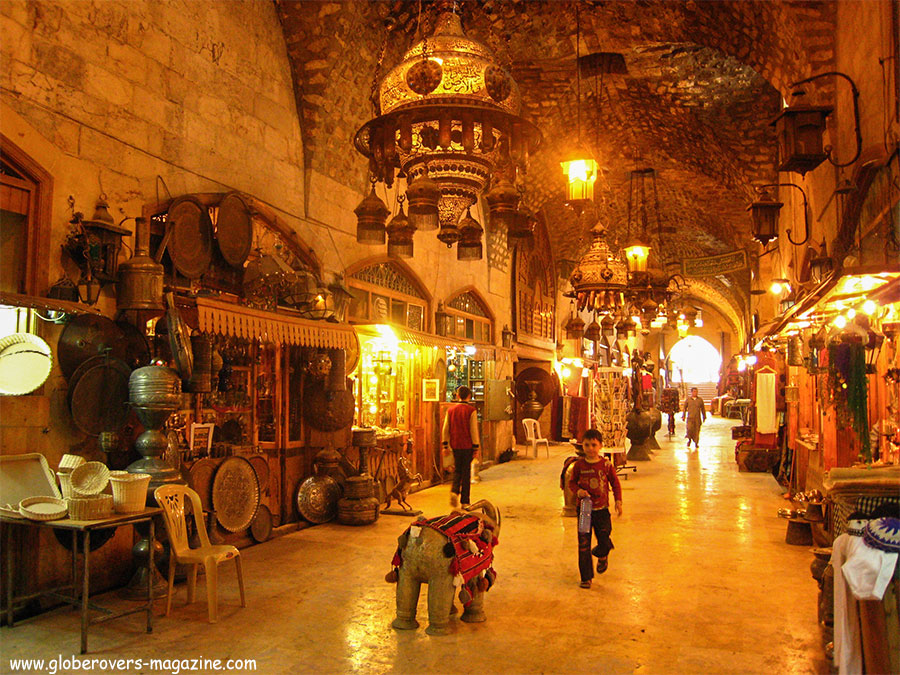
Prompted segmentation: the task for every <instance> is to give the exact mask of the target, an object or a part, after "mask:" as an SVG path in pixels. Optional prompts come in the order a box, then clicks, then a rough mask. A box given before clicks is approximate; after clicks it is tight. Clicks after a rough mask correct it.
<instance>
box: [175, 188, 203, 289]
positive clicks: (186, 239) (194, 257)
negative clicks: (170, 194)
mask: <svg viewBox="0 0 900 675" xmlns="http://www.w3.org/2000/svg"><path fill="white" fill-rule="evenodd" d="M167 218H168V221H169V223H171V225H170V227H171V228H172V234H171V237H170V239H169V246H168V251H169V256H171V258H172V263H173V264H174V265H175V269H177V270H178V272H179V273H180V274H182V275H184V276H186V277H187V278H188V279H197V278H198V277H201V276H203V273H204V272H206V270H207V269H209V264H210V263H211V262H212V221H210V219H209V210H208V209H207V208H206V207H205V206H204V205H203V204H201V203H200V202H199V201H197V200H196V199H194V198H193V197H179V198H178V199H176V200H175V201H173V202H172V205H171V206H170V207H169V215H168V217H167Z"/></svg>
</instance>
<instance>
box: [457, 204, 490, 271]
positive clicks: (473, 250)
mask: <svg viewBox="0 0 900 675" xmlns="http://www.w3.org/2000/svg"><path fill="white" fill-rule="evenodd" d="M483 233H484V228H482V227H481V223H479V222H478V221H477V220H475V219H474V218H473V217H472V210H471V207H469V208H468V209H466V215H465V216H464V217H463V219H462V220H461V221H460V223H459V243H458V244H457V245H456V259H457V260H481V258H482V257H483V255H484V247H483V246H482V244H481V235H482V234H483Z"/></svg>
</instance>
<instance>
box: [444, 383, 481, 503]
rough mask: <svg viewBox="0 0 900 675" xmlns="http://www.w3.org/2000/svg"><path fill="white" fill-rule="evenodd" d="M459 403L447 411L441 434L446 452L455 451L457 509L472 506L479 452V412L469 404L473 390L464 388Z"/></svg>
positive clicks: (452, 494) (452, 497) (453, 493)
mask: <svg viewBox="0 0 900 675" xmlns="http://www.w3.org/2000/svg"><path fill="white" fill-rule="evenodd" d="M456 396H457V398H458V399H459V403H457V404H456V405H454V406H453V407H452V408H450V410H448V411H447V416H446V417H445V418H444V428H443V429H442V431H441V440H442V441H443V448H444V449H446V448H447V447H448V446H449V447H450V448H451V449H452V450H453V460H454V464H455V466H454V469H453V485H452V486H451V487H450V506H452V507H454V508H456V507H458V506H459V505H460V501H462V505H463V506H468V505H469V503H470V502H469V488H470V484H471V482H472V473H471V472H472V457H473V456H474V455H475V453H476V452H478V412H477V411H476V410H475V406H473V405H470V404H469V403H468V401H469V398H471V396H472V392H471V390H470V389H469V388H468V387H466V386H462V387H459V388H458V389H457V390H456Z"/></svg>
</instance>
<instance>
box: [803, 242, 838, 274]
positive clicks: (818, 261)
mask: <svg viewBox="0 0 900 675" xmlns="http://www.w3.org/2000/svg"><path fill="white" fill-rule="evenodd" d="M833 269H834V261H833V260H832V259H831V256H829V255H828V249H827V247H826V244H825V242H824V241H823V242H822V248H821V250H820V251H819V254H818V255H817V256H816V257H815V258H813V259H812V260H810V261H809V276H810V278H811V279H812V280H813V281H814V282H816V283H817V284H820V283H822V282H823V281H825V278H826V277H827V276H828V275H829V274H831V272H832V270H833Z"/></svg>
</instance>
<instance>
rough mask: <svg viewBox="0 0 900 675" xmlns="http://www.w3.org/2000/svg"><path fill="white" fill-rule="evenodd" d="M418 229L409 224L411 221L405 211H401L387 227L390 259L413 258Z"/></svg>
mask: <svg viewBox="0 0 900 675" xmlns="http://www.w3.org/2000/svg"><path fill="white" fill-rule="evenodd" d="M415 231H416V229H415V228H414V227H413V226H412V225H410V224H409V219H408V218H407V217H406V213H404V211H403V204H401V205H400V211H398V212H397V215H396V216H394V217H393V218H392V219H391V222H390V223H389V224H388V226H387V254H388V257H389V258H412V257H413V234H414V233H415Z"/></svg>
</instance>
